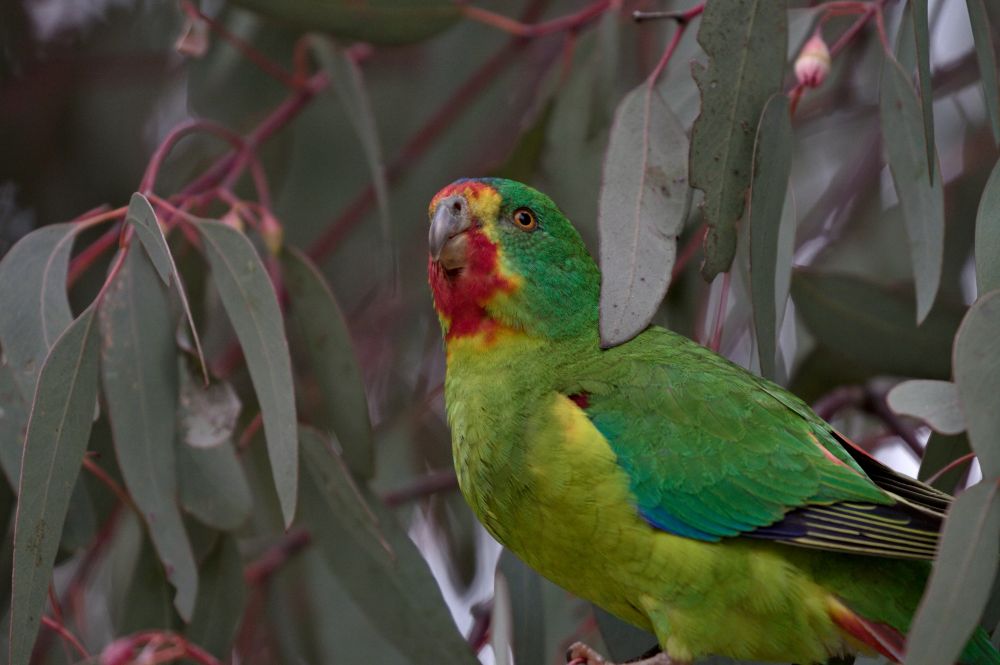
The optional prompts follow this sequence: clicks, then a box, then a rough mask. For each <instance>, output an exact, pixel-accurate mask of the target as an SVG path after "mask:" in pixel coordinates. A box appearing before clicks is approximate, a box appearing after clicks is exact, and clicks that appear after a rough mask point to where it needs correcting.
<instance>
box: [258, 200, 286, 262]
mask: <svg viewBox="0 0 1000 665" xmlns="http://www.w3.org/2000/svg"><path fill="white" fill-rule="evenodd" d="M258 231H260V236H261V238H263V240H264V245H266V246H267V249H268V251H269V252H271V254H274V255H275V256H277V255H278V253H279V252H280V251H281V246H282V244H284V242H285V229H284V228H282V226H281V223H280V222H279V221H278V220H277V218H276V217H275V216H274V215H272V214H271V212H270V211H269V210H267V208H261V214H260V226H259V227H258Z"/></svg>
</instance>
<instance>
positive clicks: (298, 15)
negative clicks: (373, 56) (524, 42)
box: [235, 0, 460, 44]
mask: <svg viewBox="0 0 1000 665" xmlns="http://www.w3.org/2000/svg"><path fill="white" fill-rule="evenodd" d="M235 4H237V5H240V6H243V7H246V8H247V9H252V10H254V11H257V12H260V13H261V14H264V15H266V16H269V17H271V18H274V19H276V20H278V21H281V22H283V23H289V24H291V25H292V26H294V27H296V28H300V29H303V30H321V31H323V32H327V33H330V34H331V35H333V36H335V37H342V38H344V39H353V40H359V41H365V42H371V43H373V44H407V43H410V42H416V41H420V40H422V39H426V38H428V37H431V36H433V35H435V34H436V33H438V32H440V31H442V30H444V29H445V28H447V27H448V26H450V25H451V24H452V23H454V22H455V21H457V20H458V18H459V16H460V13H459V8H458V6H456V5H455V4H454V3H452V2H445V1H442V0H430V1H427V0H368V1H367V2H363V3H359V2H352V1H351V0H326V1H324V2H316V0H285V2H280V3H275V2H271V1H270V0H236V3H235Z"/></svg>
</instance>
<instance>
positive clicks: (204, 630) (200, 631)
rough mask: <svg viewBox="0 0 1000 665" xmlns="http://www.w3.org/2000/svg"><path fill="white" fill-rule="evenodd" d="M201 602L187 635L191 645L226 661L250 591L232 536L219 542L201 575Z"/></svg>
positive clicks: (206, 561)
mask: <svg viewBox="0 0 1000 665" xmlns="http://www.w3.org/2000/svg"><path fill="white" fill-rule="evenodd" d="M198 579H199V580H200V581H201V583H200V584H199V586H198V602H197V603H195V606H194V615H193V616H192V617H191V623H190V625H189V626H188V627H187V630H186V631H185V635H186V637H187V638H188V640H190V641H191V642H193V643H195V644H197V645H198V646H200V647H201V648H203V649H205V650H206V651H208V652H209V653H211V654H213V655H214V656H215V657H216V658H219V659H221V660H225V659H226V656H227V655H228V654H229V651H230V649H231V648H232V645H233V640H234V639H235V638H236V629H237V628H239V625H240V619H241V618H242V617H243V605H244V603H245V602H246V596H247V589H246V583H245V582H244V581H243V561H242V559H240V551H239V549H238V548H237V546H236V539H235V538H233V537H232V536H223V537H221V538H219V541H218V543H216V546H215V548H214V549H213V550H212V552H211V554H209V556H208V558H207V559H206V560H205V561H204V563H202V565H201V569H200V570H199V571H198Z"/></svg>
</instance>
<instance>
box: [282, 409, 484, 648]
mask: <svg viewBox="0 0 1000 665" xmlns="http://www.w3.org/2000/svg"><path fill="white" fill-rule="evenodd" d="M300 438H301V442H302V450H303V459H302V462H303V469H304V470H305V473H304V474H303V483H302V506H301V511H300V512H301V515H300V519H302V520H303V521H304V525H305V526H306V528H309V530H310V533H312V535H313V537H314V538H315V542H316V545H317V546H318V547H319V549H320V551H321V552H322V553H323V555H324V557H325V558H326V561H327V563H328V565H329V566H330V570H331V571H332V572H333V573H334V574H335V575H337V576H338V578H339V580H340V582H341V584H343V585H344V588H345V589H347V592H348V593H349V594H350V596H351V597H352V598H353V599H354V601H355V602H356V603H357V604H358V606H359V607H360V608H361V609H362V610H363V611H364V612H365V613H366V614H367V615H368V616H369V617H370V618H371V620H372V624H373V625H374V626H375V627H376V628H377V629H378V630H380V631H381V633H382V636H383V638H385V639H386V640H387V641H389V642H391V643H392V644H394V645H395V646H396V647H397V648H398V649H399V650H400V652H402V653H405V654H407V655H408V656H409V657H410V660H411V661H412V662H414V663H435V665H450V664H452V663H462V664H463V665H473V664H474V663H477V662H478V661H477V659H476V658H475V657H474V656H473V655H472V653H471V651H470V650H469V648H468V646H467V645H466V644H465V640H464V639H463V638H462V636H461V635H460V634H459V633H458V630H457V629H456V628H455V624H454V622H453V621H452V619H451V614H450V613H449V611H448V608H447V607H446V606H445V604H444V600H443V599H442V597H441V590H440V588H439V587H438V585H437V582H435V581H434V578H433V576H432V575H431V572H430V569H429V568H428V567H427V563H426V562H425V561H424V560H423V558H422V557H421V556H420V552H419V551H418V550H417V548H416V546H414V544H413V542H412V541H411V540H410V538H409V536H408V535H407V533H406V531H405V530H403V529H402V528H401V527H400V526H399V525H398V524H397V523H396V522H395V519H394V518H393V516H392V514H391V513H390V512H389V511H388V510H386V509H385V508H384V507H383V506H382V505H381V503H380V502H379V501H378V500H377V499H373V498H372V497H371V495H370V494H369V492H368V491H367V490H365V489H363V488H361V487H359V486H358V485H356V484H355V482H354V480H353V478H352V476H351V474H350V471H349V470H348V469H347V467H346V465H344V463H343V462H342V461H341V460H340V459H339V457H338V456H337V455H336V454H335V453H334V452H333V451H332V450H331V449H330V447H329V446H328V445H327V443H326V442H325V441H324V440H323V438H322V435H321V434H320V433H319V432H317V431H316V430H312V429H309V428H306V427H303V428H302V429H301V431H300ZM310 525H311V526H310Z"/></svg>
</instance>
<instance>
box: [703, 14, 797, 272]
mask: <svg viewBox="0 0 1000 665" xmlns="http://www.w3.org/2000/svg"><path fill="white" fill-rule="evenodd" d="M787 42H788V18H787V10H786V9H785V3H783V2H774V1H773V0H726V2H709V3H707V4H706V5H705V13H704V15H703V16H702V19H701V27H700V28H699V30H698V43H699V44H701V46H702V48H703V49H704V50H705V53H706V54H707V55H708V67H707V68H706V67H700V66H695V67H694V69H693V74H694V78H695V81H696V82H697V83H698V88H699V90H700V91H701V113H700V114H699V115H698V118H697V119H696V120H695V123H694V127H693V128H692V130H691V184H692V185H693V186H694V187H697V188H698V189H700V190H702V191H704V192H705V202H704V208H703V209H704V213H705V223H706V224H707V225H708V234H707V235H706V236H705V262H704V264H703V265H702V268H701V272H702V275H703V276H704V277H705V279H707V280H711V279H713V278H714V277H715V276H716V275H717V274H719V273H720V272H725V271H728V270H729V266H730V265H731V264H732V262H733V257H734V256H735V255H736V225H737V222H739V220H740V219H741V218H742V217H743V214H744V204H745V198H746V191H747V188H748V187H750V171H751V165H752V163H753V144H754V135H755V134H756V130H757V120H758V119H759V118H760V114H761V111H763V109H764V104H766V103H767V100H768V98H769V97H770V96H771V95H773V94H774V93H776V92H778V91H779V90H780V88H781V81H782V78H783V76H784V70H785V53H786V51H787Z"/></svg>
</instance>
